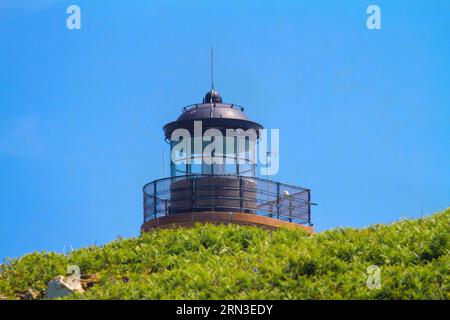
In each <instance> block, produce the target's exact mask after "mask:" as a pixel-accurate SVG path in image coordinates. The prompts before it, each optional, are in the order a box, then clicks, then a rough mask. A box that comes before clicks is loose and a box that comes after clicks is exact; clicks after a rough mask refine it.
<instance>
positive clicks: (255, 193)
mask: <svg viewBox="0 0 450 320" xmlns="http://www.w3.org/2000/svg"><path fill="white" fill-rule="evenodd" d="M208 211H213V212H237V213H247V214H258V215H262V216H266V217H269V218H275V219H280V220H284V221H289V222H294V223H298V224H302V225H308V226H310V225H311V203H310V190H308V189H305V188H301V187H296V186H291V185H287V184H283V183H280V182H275V181H270V180H266V179H261V178H250V177H245V176H234V175H218V176H214V177H212V176H211V175H189V176H178V177H169V178H165V179H160V180H156V181H153V182H151V183H149V184H147V185H145V186H144V222H147V221H149V220H152V219H156V218H160V217H164V216H168V215H175V214H180V213H190V212H208Z"/></svg>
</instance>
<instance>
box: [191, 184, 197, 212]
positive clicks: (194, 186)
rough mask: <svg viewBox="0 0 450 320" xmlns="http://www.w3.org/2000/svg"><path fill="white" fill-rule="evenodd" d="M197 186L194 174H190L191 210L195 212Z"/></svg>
mask: <svg viewBox="0 0 450 320" xmlns="http://www.w3.org/2000/svg"><path fill="white" fill-rule="evenodd" d="M196 188H197V186H196V183H195V176H191V190H192V212H195V210H196V206H197V192H196V191H197V190H196Z"/></svg>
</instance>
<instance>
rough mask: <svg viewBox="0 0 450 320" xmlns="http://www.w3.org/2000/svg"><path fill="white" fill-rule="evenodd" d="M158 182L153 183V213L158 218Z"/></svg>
mask: <svg viewBox="0 0 450 320" xmlns="http://www.w3.org/2000/svg"><path fill="white" fill-rule="evenodd" d="M156 184H157V182H155V183H153V215H154V217H155V219H156V208H157V205H156V190H157V189H156Z"/></svg>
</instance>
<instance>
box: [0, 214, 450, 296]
mask: <svg viewBox="0 0 450 320" xmlns="http://www.w3.org/2000/svg"><path fill="white" fill-rule="evenodd" d="M449 252H450V209H447V210H446V211H444V212H440V213H436V214H434V215H432V216H428V217H425V218H422V219H417V220H401V221H398V222H395V223H392V224H390V225H375V226H371V227H369V228H364V229H353V228H345V229H334V230H330V231H326V232H322V233H318V234H316V235H314V236H309V235H307V234H306V233H304V232H303V231H300V230H279V231H276V232H271V233H270V232H267V231H263V230H260V229H257V228H254V227H239V226H219V227H216V226H198V227H196V228H194V229H173V230H159V231H154V232H150V233H148V234H144V235H143V236H142V237H140V238H137V239H128V240H124V239H119V240H116V241H114V242H112V243H110V244H108V245H105V246H102V247H95V246H93V247H89V248H85V249H81V250H77V251H74V252H72V253H71V254H70V255H68V256H64V255H61V254H55V253H33V254H29V255H26V256H24V257H22V258H20V259H13V260H7V261H5V263H4V264H2V265H0V295H3V296H5V297H9V298H17V297H18V295H19V294H21V293H23V292H25V291H26V290H27V289H30V288H32V289H35V290H37V291H39V292H41V294H43V292H44V291H45V289H46V284H47V283H48V281H50V280H51V279H52V278H53V277H55V276H57V275H64V274H65V273H66V270H67V266H68V265H78V266H79V267H80V269H81V271H82V273H83V274H84V273H86V274H87V273H90V274H92V273H97V274H98V276H99V278H100V282H99V283H98V284H96V285H94V286H93V287H92V288H90V289H88V290H87V291H86V292H85V293H84V294H79V295H72V296H70V297H69V298H71V299H449V298H450V281H449V280H450V277H449V266H450V255H449ZM370 265H377V266H379V267H380V268H381V269H380V270H381V288H380V289H373V290H369V289H368V287H367V285H366V281H367V278H368V274H367V272H366V270H367V267H368V266H370Z"/></svg>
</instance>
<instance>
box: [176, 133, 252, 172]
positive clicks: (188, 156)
mask: <svg viewBox="0 0 450 320" xmlns="http://www.w3.org/2000/svg"><path fill="white" fill-rule="evenodd" d="M240 139H241V138H239V137H224V138H223V149H222V153H221V154H220V153H217V152H216V151H217V150H214V152H213V154H212V155H205V154H204V152H203V151H204V150H205V147H206V146H207V145H209V144H210V143H211V142H210V141H203V144H202V152H201V153H195V149H194V138H191V139H189V140H190V141H188V143H187V145H190V146H191V148H190V150H189V151H186V150H184V152H183V153H181V152H180V153H178V154H177V152H173V149H174V147H175V146H176V145H177V144H178V143H180V142H179V141H172V142H171V155H172V157H171V166H170V168H171V175H172V176H173V177H174V176H180V175H190V174H212V175H237V176H247V177H255V176H256V142H255V143H254V144H253V145H252V142H251V140H250V139H241V140H240ZM243 140H245V142H243ZM239 143H243V144H242V145H241V146H239ZM230 144H231V145H232V148H231V149H232V150H231V152H229V151H230V150H229V147H230ZM227 146H228V149H227Z"/></svg>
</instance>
